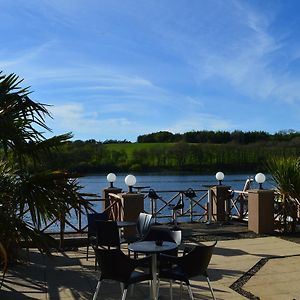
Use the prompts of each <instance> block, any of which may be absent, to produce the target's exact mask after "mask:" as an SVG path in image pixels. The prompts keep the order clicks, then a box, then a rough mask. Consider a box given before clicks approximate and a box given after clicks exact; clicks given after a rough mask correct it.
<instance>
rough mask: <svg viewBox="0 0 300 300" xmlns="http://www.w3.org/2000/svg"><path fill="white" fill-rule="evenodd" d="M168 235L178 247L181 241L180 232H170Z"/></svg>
mask: <svg viewBox="0 0 300 300" xmlns="http://www.w3.org/2000/svg"><path fill="white" fill-rule="evenodd" d="M170 235H171V237H172V239H173V240H174V242H175V243H176V244H177V245H178V246H179V245H180V244H181V241H182V231H181V230H180V229H179V230H170Z"/></svg>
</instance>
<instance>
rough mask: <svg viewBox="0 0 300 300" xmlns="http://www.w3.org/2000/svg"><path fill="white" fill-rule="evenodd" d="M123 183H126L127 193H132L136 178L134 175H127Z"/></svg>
mask: <svg viewBox="0 0 300 300" xmlns="http://www.w3.org/2000/svg"><path fill="white" fill-rule="evenodd" d="M125 183H126V185H127V186H128V188H129V193H132V187H133V186H134V185H135V183H136V178H135V176H134V175H131V174H129V175H127V176H126V177H125Z"/></svg>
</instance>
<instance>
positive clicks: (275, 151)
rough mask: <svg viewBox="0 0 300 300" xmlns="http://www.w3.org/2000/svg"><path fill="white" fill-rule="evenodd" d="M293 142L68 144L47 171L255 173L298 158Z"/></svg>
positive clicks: (297, 148) (54, 156)
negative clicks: (272, 161)
mask: <svg viewBox="0 0 300 300" xmlns="http://www.w3.org/2000/svg"><path fill="white" fill-rule="evenodd" d="M298 145H299V144H294V143H293V142H290V143H289V142H281V143H277V144H273V143H255V144H246V145H240V144H233V143H227V144H209V143H205V144H200V143H186V142H180V143H131V144H99V143H98V144H91V143H86V142H81V143H78V141H76V142H73V143H72V142H68V143H67V144H65V145H63V146H62V147H61V150H60V152H59V153H57V154H55V155H52V157H51V160H46V159H45V160H44V163H45V165H46V166H47V167H49V168H55V167H59V166H60V167H63V168H65V169H69V170H72V171H78V172H81V173H93V172H94V173H96V172H107V171H108V170H114V171H124V172H127V171H130V170H132V171H133V170H135V171H142V172H143V171H144V172H145V171H165V170H169V171H191V172H202V173H205V172H214V171H216V170H218V169H222V170H223V171H226V172H256V171H258V170H261V168H262V167H263V166H265V165H266V161H267V159H268V158H270V157H272V156H287V157H298V156H300V147H299V146H298Z"/></svg>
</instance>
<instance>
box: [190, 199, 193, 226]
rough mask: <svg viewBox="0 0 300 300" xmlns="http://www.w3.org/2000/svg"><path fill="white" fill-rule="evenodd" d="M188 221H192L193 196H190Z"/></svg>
mask: <svg viewBox="0 0 300 300" xmlns="http://www.w3.org/2000/svg"><path fill="white" fill-rule="evenodd" d="M190 212H191V214H190V222H191V223H193V198H192V197H190Z"/></svg>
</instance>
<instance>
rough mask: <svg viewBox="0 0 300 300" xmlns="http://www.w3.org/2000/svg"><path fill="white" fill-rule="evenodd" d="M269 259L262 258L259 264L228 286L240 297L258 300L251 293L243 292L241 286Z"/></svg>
mask: <svg viewBox="0 0 300 300" xmlns="http://www.w3.org/2000/svg"><path fill="white" fill-rule="evenodd" d="M268 261H269V258H262V259H261V260H260V261H259V262H257V263H256V264H255V265H254V266H253V267H252V268H251V269H250V270H248V271H247V272H246V273H245V274H244V275H242V276H241V277H240V278H239V279H238V280H237V281H235V282H234V283H233V284H232V285H231V286H229V287H230V288H231V289H232V290H234V291H236V292H237V293H239V294H240V295H242V296H244V297H246V298H247V299H251V300H259V299H260V298H259V297H257V296H255V295H253V294H252V293H250V292H248V291H245V290H244V289H243V285H244V284H246V282H247V281H249V280H250V278H251V277H252V276H254V275H255V274H256V273H257V272H258V271H259V270H260V269H261V268H262V267H263V266H264V265H265V264H266V263H267V262H268Z"/></svg>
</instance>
